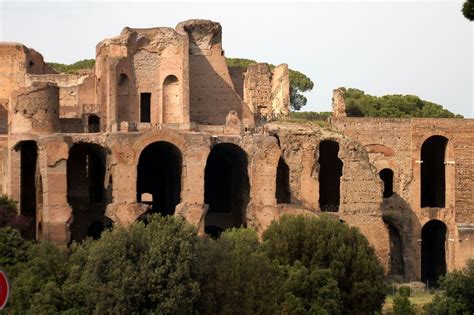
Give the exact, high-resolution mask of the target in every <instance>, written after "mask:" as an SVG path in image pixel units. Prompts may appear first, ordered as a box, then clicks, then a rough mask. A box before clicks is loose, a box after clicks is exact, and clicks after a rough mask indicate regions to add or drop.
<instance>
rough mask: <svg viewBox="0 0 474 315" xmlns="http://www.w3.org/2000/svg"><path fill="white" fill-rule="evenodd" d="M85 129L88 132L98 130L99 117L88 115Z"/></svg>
mask: <svg viewBox="0 0 474 315" xmlns="http://www.w3.org/2000/svg"><path fill="white" fill-rule="evenodd" d="M87 131H88V132H89V133H95V132H100V118H99V116H97V115H90V116H89V117H88V118H87Z"/></svg>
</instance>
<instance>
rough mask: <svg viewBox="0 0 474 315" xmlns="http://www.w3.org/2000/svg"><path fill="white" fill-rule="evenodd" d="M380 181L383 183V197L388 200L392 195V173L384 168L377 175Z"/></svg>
mask: <svg viewBox="0 0 474 315" xmlns="http://www.w3.org/2000/svg"><path fill="white" fill-rule="evenodd" d="M379 175H380V179H381V180H382V181H383V197H384V198H390V197H392V195H393V171H392V170H391V169H389V168H384V169H383V170H381V171H380V173H379Z"/></svg>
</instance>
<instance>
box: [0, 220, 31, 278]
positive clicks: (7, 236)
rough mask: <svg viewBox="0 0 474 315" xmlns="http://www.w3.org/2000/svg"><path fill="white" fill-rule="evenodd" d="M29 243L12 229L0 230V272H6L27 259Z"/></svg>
mask: <svg viewBox="0 0 474 315" xmlns="http://www.w3.org/2000/svg"><path fill="white" fill-rule="evenodd" d="M28 246H29V243H28V242H27V241H25V240H24V239H23V238H22V237H21V235H20V232H19V231H18V230H17V229H14V228H12V227H4V228H0V253H1V255H0V270H7V269H8V268H9V267H12V266H15V265H16V264H18V263H20V262H24V261H26V259H27V251H28Z"/></svg>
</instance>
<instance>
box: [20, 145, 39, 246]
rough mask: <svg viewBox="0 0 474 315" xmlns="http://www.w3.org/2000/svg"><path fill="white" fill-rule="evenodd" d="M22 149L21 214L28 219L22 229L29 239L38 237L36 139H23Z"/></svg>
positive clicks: (25, 236) (24, 235) (23, 234)
mask: <svg viewBox="0 0 474 315" xmlns="http://www.w3.org/2000/svg"><path fill="white" fill-rule="evenodd" d="M17 147H18V148H19V150H20V214H21V215H22V216H24V217H26V218H27V219H28V225H27V226H26V227H25V229H23V230H22V236H23V237H24V238H26V239H28V240H34V239H36V225H37V221H38V220H37V219H38V218H37V204H36V182H37V178H36V177H37V162H38V161H37V160H38V145H37V144H36V141H31V140H27V141H21V142H20V143H19V144H18V145H17Z"/></svg>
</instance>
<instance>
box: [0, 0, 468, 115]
mask: <svg viewBox="0 0 474 315" xmlns="http://www.w3.org/2000/svg"><path fill="white" fill-rule="evenodd" d="M462 2H463V0H450V1H444V2H434V1H422V2H412V1H406V0H405V1H398V2H385V1H370V2H355V1H344V2H322V1H319V2H300V3H294V2H291V3H290V2H278V3H271V2H264V3H250V2H245V3H243V2H240V3H222V2H214V3H205V2H193V3H183V2H173V3H164V2H141V3H136V2H120V3H116V2H109V1H108V2H99V1H95V2H93V1H90V2H78V1H67V2H40V1H29V2H18V1H15V2H13V1H5V0H0V21H1V22H0V40H1V41H15V42H21V43H23V44H25V45H27V46H29V47H32V48H34V49H36V50H38V51H39V52H41V53H42V54H43V56H44V57H45V60H46V61H54V62H62V63H72V62H74V61H77V60H80V59H85V58H94V57H95V45H96V44H97V43H98V42H99V41H100V40H102V39H104V38H107V37H111V36H115V35H118V34H119V33H120V31H121V30H122V28H123V27H124V26H130V27H153V26H170V27H174V26H176V24H177V23H178V22H180V21H183V20H186V19H191V18H201V19H210V20H214V21H218V22H220V23H221V24H222V27H223V46H224V49H225V52H226V56H229V57H242V58H249V59H254V60H257V61H267V62H270V63H274V64H278V63H288V65H289V66H290V68H292V69H295V70H299V71H301V72H303V73H305V74H307V75H308V76H309V77H311V79H312V80H313V82H314V83H315V88H314V89H313V91H312V92H311V93H308V95H307V96H308V105H307V106H306V107H305V110H316V111H322V110H330V106H331V96H332V90H333V89H334V88H336V87H339V86H346V87H354V88H359V89H362V90H364V91H366V92H367V93H370V94H374V95H384V94H415V95H418V96H420V97H421V98H423V99H426V100H429V101H433V102H436V103H439V104H442V105H443V106H445V107H446V108H448V109H449V110H451V111H454V112H456V113H460V114H462V115H464V116H465V117H471V118H472V117H474V96H473V90H474V87H473V86H474V79H473V72H474V60H473V58H474V57H473V52H474V40H473V34H474V30H473V29H474V23H472V22H469V21H468V20H467V19H465V18H464V17H463V16H462V14H461V12H460V9H461V6H462Z"/></svg>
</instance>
